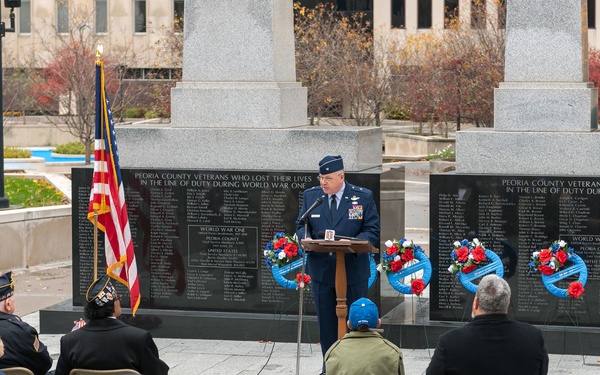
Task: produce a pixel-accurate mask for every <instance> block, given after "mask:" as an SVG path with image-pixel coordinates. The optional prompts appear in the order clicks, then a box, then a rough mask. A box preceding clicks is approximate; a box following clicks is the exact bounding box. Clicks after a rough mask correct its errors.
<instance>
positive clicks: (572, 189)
mask: <svg viewBox="0 0 600 375" xmlns="http://www.w3.org/2000/svg"><path fill="white" fill-rule="evenodd" d="M430 183H431V187H430V193H431V196H430V202H431V208H430V209H431V211H430V213H431V216H430V222H431V260H432V265H433V268H434V273H433V277H432V282H431V315H430V318H431V320H450V321H462V320H467V319H469V318H470V316H471V303H472V301H473V294H471V293H470V292H468V291H467V290H466V289H465V288H464V287H463V286H462V285H461V283H460V281H459V280H458V279H456V278H455V276H454V275H452V274H451V273H450V272H449V271H448V267H449V266H450V262H451V259H450V253H451V251H452V250H453V246H452V244H453V242H454V241H457V240H459V241H460V240H462V239H464V238H467V239H472V238H474V237H475V238H478V239H479V240H480V241H481V242H483V243H484V245H485V247H486V248H487V249H490V250H493V251H494V252H496V254H498V255H499V257H500V258H501V260H502V262H503V264H504V278H505V279H506V280H507V281H508V282H509V284H510V286H511V289H512V297H511V307H510V309H509V316H511V317H513V318H515V319H518V320H522V321H527V322H530V323H535V324H556V325H564V324H568V325H586V326H598V325H600V309H599V307H600V305H599V301H600V287H599V284H600V283H599V282H598V281H599V280H600V177H562V176H532V177H529V176H500V175H458V174H443V175H442V174H439V175H431V180H430ZM559 239H561V240H564V241H566V242H567V243H568V245H569V246H570V247H573V248H574V250H575V253H576V254H577V255H579V256H580V257H581V258H582V259H583V260H584V261H585V263H586V265H587V269H588V281H587V285H586V286H585V293H584V295H583V296H582V297H580V298H578V299H576V300H573V299H563V298H558V297H555V296H554V295H552V294H550V293H549V292H548V290H547V289H546V287H545V286H544V284H543V282H542V279H541V276H540V275H539V274H537V275H531V274H529V273H528V271H529V261H530V256H531V254H532V253H533V252H534V251H539V250H541V249H542V248H543V246H545V247H547V246H548V243H551V242H553V241H555V240H559ZM577 277H578V275H577V274H576V275H573V276H571V277H570V278H568V279H565V280H562V281H560V282H559V283H557V284H556V285H557V286H558V287H560V288H567V287H568V284H569V283H570V282H571V281H574V280H576V279H577ZM476 283H477V281H476Z"/></svg>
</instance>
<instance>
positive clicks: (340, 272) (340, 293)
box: [301, 240, 379, 339]
mask: <svg viewBox="0 0 600 375" xmlns="http://www.w3.org/2000/svg"><path fill="white" fill-rule="evenodd" d="M301 243H302V248H303V249H304V250H305V251H312V252H315V253H334V252H335V253H336V262H335V294H336V301H337V305H336V307H335V313H336V315H337V317H338V339H341V338H342V337H343V336H344V335H345V334H346V320H347V316H348V305H347V304H346V291H347V289H348V284H347V279H346V260H345V259H344V253H378V252H379V250H378V249H377V248H376V247H374V246H373V245H371V243H370V242H369V241H366V240H364V241H363V240H352V241H348V240H342V241H329V240H302V241H301Z"/></svg>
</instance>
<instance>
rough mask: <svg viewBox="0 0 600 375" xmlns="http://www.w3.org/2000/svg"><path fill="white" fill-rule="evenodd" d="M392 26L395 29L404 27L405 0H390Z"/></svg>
mask: <svg viewBox="0 0 600 375" xmlns="http://www.w3.org/2000/svg"><path fill="white" fill-rule="evenodd" d="M392 27H393V28H396V29H405V28H406V1H405V0H392Z"/></svg>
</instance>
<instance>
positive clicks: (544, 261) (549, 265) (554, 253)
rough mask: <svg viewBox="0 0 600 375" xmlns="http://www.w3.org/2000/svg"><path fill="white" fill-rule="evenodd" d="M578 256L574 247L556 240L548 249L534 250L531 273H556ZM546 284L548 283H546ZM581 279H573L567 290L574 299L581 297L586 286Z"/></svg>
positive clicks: (548, 274) (530, 265)
mask: <svg viewBox="0 0 600 375" xmlns="http://www.w3.org/2000/svg"><path fill="white" fill-rule="evenodd" d="M575 258H579V257H577V255H575V251H574V249H573V248H572V247H569V246H568V245H567V243H566V242H565V241H563V240H558V241H554V242H553V243H552V245H550V246H549V247H548V248H546V249H542V250H540V251H534V252H533V254H532V255H531V261H530V262H529V274H530V275H531V274H537V273H538V272H539V273H541V274H542V275H543V276H551V275H554V274H555V273H556V272H558V271H559V270H561V269H563V268H564V267H565V264H566V263H567V262H568V261H572V260H574V259H575ZM545 284H546V283H545ZM583 285H584V284H583V283H581V281H573V282H571V283H570V284H569V287H568V289H567V291H566V294H567V296H568V297H571V298H573V299H577V298H579V297H580V296H581V295H582V294H583V292H585V288H584V287H583Z"/></svg>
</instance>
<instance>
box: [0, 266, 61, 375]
mask: <svg viewBox="0 0 600 375" xmlns="http://www.w3.org/2000/svg"><path fill="white" fill-rule="evenodd" d="M14 294H15V282H14V280H13V278H12V272H7V273H5V274H4V275H2V276H0V337H2V341H3V342H4V345H5V346H4V355H3V356H2V357H0V369H1V368H8V367H26V368H28V369H30V370H31V371H32V372H33V373H34V374H35V375H43V374H45V373H46V372H47V371H48V370H49V369H50V367H52V358H50V354H49V353H48V349H47V348H46V345H44V344H43V343H42V342H41V341H40V339H39V337H38V332H37V331H36V329H35V328H33V327H32V326H30V325H29V324H27V323H25V322H24V321H22V320H21V318H20V317H18V316H17V315H14V312H15V308H16V307H15V296H14Z"/></svg>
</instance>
